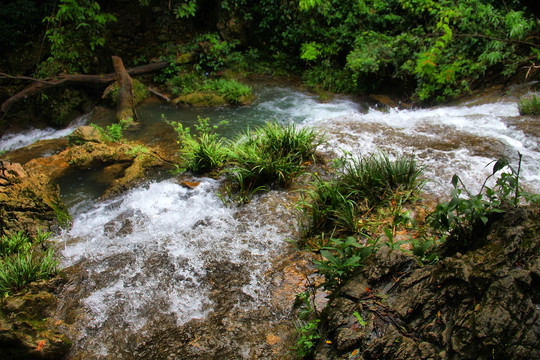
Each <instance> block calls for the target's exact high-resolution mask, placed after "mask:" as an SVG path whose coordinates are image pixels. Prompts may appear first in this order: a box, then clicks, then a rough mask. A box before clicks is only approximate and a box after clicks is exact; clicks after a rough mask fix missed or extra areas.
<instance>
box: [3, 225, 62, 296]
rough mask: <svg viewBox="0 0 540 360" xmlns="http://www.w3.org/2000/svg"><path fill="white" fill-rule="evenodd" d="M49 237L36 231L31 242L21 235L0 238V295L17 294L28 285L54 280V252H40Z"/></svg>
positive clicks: (55, 262)
mask: <svg viewBox="0 0 540 360" xmlns="http://www.w3.org/2000/svg"><path fill="white" fill-rule="evenodd" d="M50 235H51V234H50V233H44V232H41V231H39V232H38V234H37V236H36V238H35V239H34V240H32V239H30V238H29V237H28V236H26V235H24V234H23V233H17V234H13V235H2V237H1V238H0V293H2V294H7V293H9V292H11V291H13V290H20V289H22V288H23V287H24V286H26V285H27V284H29V283H31V282H33V281H37V280H41V279H47V278H50V277H52V276H54V275H55V274H56V272H57V269H58V263H59V262H58V260H57V259H56V258H55V253H54V250H53V248H49V250H47V251H42V250H40V249H39V248H38V247H42V246H43V244H44V242H45V241H47V240H48V238H49V237H50Z"/></svg>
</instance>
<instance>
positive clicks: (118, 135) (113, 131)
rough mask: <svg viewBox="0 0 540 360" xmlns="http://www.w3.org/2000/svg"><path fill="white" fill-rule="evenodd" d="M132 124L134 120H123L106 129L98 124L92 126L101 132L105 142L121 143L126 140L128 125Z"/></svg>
mask: <svg viewBox="0 0 540 360" xmlns="http://www.w3.org/2000/svg"><path fill="white" fill-rule="evenodd" d="M132 122H133V119H122V120H120V121H119V122H117V123H114V124H111V125H108V126H107V127H106V128H105V129H103V128H102V127H101V126H99V125H96V124H92V126H93V127H94V128H96V129H97V130H98V131H99V133H100V134H101V137H102V138H103V140H104V141H106V142H119V141H122V139H123V138H124V130H126V129H127V127H128V125H129V124H130V123H132Z"/></svg>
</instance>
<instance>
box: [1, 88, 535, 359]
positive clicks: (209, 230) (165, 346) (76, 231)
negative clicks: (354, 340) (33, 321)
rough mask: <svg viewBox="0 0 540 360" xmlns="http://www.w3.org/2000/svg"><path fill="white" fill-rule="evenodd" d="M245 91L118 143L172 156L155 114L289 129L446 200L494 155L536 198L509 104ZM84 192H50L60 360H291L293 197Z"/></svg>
mask: <svg viewBox="0 0 540 360" xmlns="http://www.w3.org/2000/svg"><path fill="white" fill-rule="evenodd" d="M255 90H256V93H257V101H256V102H255V103H254V104H253V105H251V106H248V107H243V108H222V109H205V110H200V109H199V110H198V109H178V108H175V107H172V106H168V105H163V104H160V103H155V102H153V103H148V104H146V105H143V106H142V107H141V108H140V109H139V110H138V114H139V119H140V120H141V127H140V128H139V129H137V130H136V131H133V132H130V133H127V134H126V137H127V138H128V140H139V141H143V142H145V143H148V144H150V145H163V146H170V144H175V133H174V131H173V129H172V127H170V126H169V125H167V124H166V123H165V122H164V121H163V120H162V114H163V115H164V116H165V117H166V118H167V119H168V120H170V121H180V122H182V123H183V124H184V126H191V127H192V126H193V125H194V124H195V123H196V120H197V117H198V116H201V117H209V118H210V120H211V121H212V123H219V122H221V121H227V122H228V125H226V126H222V127H221V130H220V131H221V135H223V136H225V137H229V138H231V137H234V136H235V135H236V134H238V132H239V131H243V130H244V129H245V128H246V126H250V127H254V126H257V125H260V124H263V123H264V122H266V121H277V122H280V123H288V122H294V123H296V124H299V125H301V126H312V127H315V128H317V129H320V130H322V131H324V132H325V133H326V134H327V140H328V143H327V144H326V145H325V146H324V147H323V148H322V149H321V150H322V151H323V152H324V153H327V154H328V155H331V156H340V155H343V154H344V153H345V152H350V153H353V154H357V155H360V156H364V155H368V154H370V153H373V152H375V151H377V150H378V149H380V150H383V151H385V152H387V153H389V154H390V156H397V155H401V154H406V155H414V156H415V157H416V158H417V159H418V161H419V162H420V163H421V164H423V165H425V166H426V173H425V177H426V178H427V179H429V181H428V182H427V184H426V187H425V191H426V193H427V194H428V195H431V196H433V197H435V198H439V199H444V198H445V197H446V196H447V194H449V192H450V188H451V185H450V180H451V178H452V176H453V175H454V174H455V173H457V174H458V175H460V177H461V178H462V180H463V182H464V183H465V184H466V185H467V187H468V188H470V189H471V190H473V191H474V190H478V189H479V187H480V185H481V184H482V182H483V180H484V179H485V178H486V176H488V175H489V174H490V173H491V166H488V167H486V165H487V164H488V163H490V162H491V161H493V160H496V159H498V158H500V157H503V156H504V157H507V158H509V159H510V161H511V163H512V164H513V165H514V166H517V159H518V152H519V153H521V154H522V155H523V161H522V165H521V167H522V169H521V178H520V181H521V184H522V185H523V186H524V187H525V188H526V189H527V190H530V191H533V192H540V145H539V138H540V122H539V121H538V119H534V118H530V117H525V116H520V115H519V112H518V107H517V102H518V98H517V96H514V95H505V96H497V97H496V98H490V97H478V98H475V99H471V100H468V101H466V102H461V103H458V104H454V105H452V106H440V107H435V108H431V109H419V110H397V109H387V110H385V111H380V110H377V109H373V108H369V107H368V106H367V105H365V104H359V103H357V102H355V101H353V100H351V99H350V98H346V97H336V98H335V99H333V100H331V101H329V102H320V101H318V99H317V97H315V96H313V95H310V94H308V93H305V92H302V91H300V90H296V89H291V88H284V87H273V86H267V87H262V86H261V87H260V88H259V87H256V88H255ZM111 119H112V115H111V114H110V112H102V113H96V114H90V115H87V116H85V117H83V118H80V119H78V120H76V122H74V123H73V124H72V126H71V127H70V128H69V129H71V130H69V131H68V130H67V129H66V130H63V131H60V132H58V131H54V130H52V129H44V130H32V131H29V132H27V133H21V134H16V135H5V136H4V137H3V138H2V139H1V140H0V149H14V148H16V147H21V146H25V145H27V144H30V143H32V142H34V141H36V139H40V138H49V139H50V138H54V137H63V136H65V135H66V134H67V133H69V132H70V131H72V130H73V129H74V128H76V127H77V126H78V125H80V124H82V123H86V122H90V121H92V122H95V123H98V124H100V125H102V126H104V125H106V124H108V123H110V121H111ZM94 180H95V179H94ZM94 180H93V178H92V176H90V175H89V174H84V175H80V174H79V176H76V177H73V178H70V179H65V180H64V182H63V183H61V184H60V186H61V191H62V196H63V198H64V200H65V202H66V204H67V205H68V206H69V208H70V211H71V214H72V216H73V225H72V227H71V228H70V229H66V230H65V231H64V232H63V233H62V234H61V235H60V236H58V238H57V239H56V240H57V241H58V242H59V244H60V245H61V247H62V255H63V260H62V267H63V268H64V269H65V271H66V275H67V278H68V282H67V284H66V286H65V287H64V289H63V291H62V293H61V294H59V306H58V309H57V314H56V316H57V317H58V318H60V319H64V321H65V323H66V328H65V330H66V331H68V333H69V334H70V336H71V338H72V339H73V347H72V351H71V353H70V355H69V359H83V358H90V359H147V358H148V359H150V358H152V359H218V358H221V359H254V358H262V359H289V358H291V359H292V358H294V356H293V355H292V353H291V350H290V347H291V346H293V345H294V341H295V327H294V324H293V322H292V319H291V305H292V300H293V299H294V294H293V295H291V294H284V293H283V291H281V290H280V289H282V288H283V287H284V286H286V284H290V283H294V281H297V282H298V281H300V280H301V276H302V274H301V272H302V269H296V270H295V271H296V272H297V273H295V276H296V277H295V276H293V279H285V275H284V272H288V273H289V275H290V272H291V271H290V270H287V271H284V269H285V267H286V266H290V264H288V263H287V264H286V263H284V261H285V260H284V259H287V257H291V256H294V249H292V247H291V246H290V245H289V244H288V242H287V241H285V240H286V239H290V238H292V237H293V236H294V231H295V225H296V223H295V216H294V201H295V196H296V195H295V194H291V193H288V192H285V191H271V192H267V193H264V194H262V195H260V196H257V197H255V198H254V200H253V201H252V202H251V203H249V204H246V205H241V206H226V205H224V204H223V203H222V201H221V200H220V199H219V197H218V196H217V195H216V191H217V189H218V188H219V186H220V183H219V181H218V180H214V179H209V178H190V179H189V180H190V181H197V182H200V185H199V186H197V187H196V188H195V189H193V190H192V189H189V188H186V187H183V186H182V185H181V184H180V181H179V179H178V178H176V177H175V176H173V175H171V174H158V175H156V178H153V179H148V181H147V182H146V183H145V184H144V185H142V186H139V187H137V188H134V189H132V190H130V191H128V192H126V193H125V194H123V195H121V196H119V197H117V198H114V199H110V200H105V201H102V200H99V195H100V191H101V190H100V188H99V187H96V185H95V184H94V182H95V181H94ZM285 262H286V261H285ZM298 279H300V280H298ZM291 288H292V289H295V288H294V286H292V287H291ZM291 296H292V298H291Z"/></svg>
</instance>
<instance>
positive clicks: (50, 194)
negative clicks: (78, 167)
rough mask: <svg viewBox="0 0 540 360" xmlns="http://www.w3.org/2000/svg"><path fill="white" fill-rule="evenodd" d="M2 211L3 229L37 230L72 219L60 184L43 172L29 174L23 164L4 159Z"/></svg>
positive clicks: (0, 186) (0, 193) (0, 194)
mask: <svg viewBox="0 0 540 360" xmlns="http://www.w3.org/2000/svg"><path fill="white" fill-rule="evenodd" d="M1 167H2V171H1V174H2V175H1V177H0V215H1V223H0V225H1V228H0V230H1V231H0V232H2V233H8V234H12V233H16V232H19V231H23V232H28V233H30V234H35V233H36V232H37V230H38V228H41V229H51V228H54V227H56V226H58V225H62V224H64V223H65V222H67V221H68V220H69V214H68V212H67V209H66V208H65V206H64V205H63V203H62V201H61V200H60V191H59V189H58V186H57V185H56V184H54V183H53V182H51V180H50V178H49V177H47V176H45V175H42V174H28V172H26V171H25V170H24V169H23V167H22V166H21V165H20V164H16V163H10V162H7V161H2V162H1Z"/></svg>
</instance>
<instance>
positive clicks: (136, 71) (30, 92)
mask: <svg viewBox="0 0 540 360" xmlns="http://www.w3.org/2000/svg"><path fill="white" fill-rule="evenodd" d="M186 55H188V54H185V55H183V56H180V57H178V59H177V63H179V64H185V63H188V62H191V61H193V56H186ZM167 66H169V62H168V61H160V62H155V63H151V64H147V65H141V66H136V67H133V68H130V69H127V70H126V72H127V74H129V76H137V75H142V74H146V73H150V72H155V71H159V70H161V69H164V68H166V67H167ZM0 78H7V79H17V80H26V81H28V80H30V81H33V83H32V84H30V85H29V86H27V87H26V88H24V89H23V90H21V91H20V92H18V93H16V94H15V95H13V96H11V97H10V98H8V99H7V100H6V101H4V103H3V104H2V106H0V112H1V113H2V114H3V115H2V117H3V116H5V115H6V114H7V112H8V110H9V108H10V107H11V106H12V105H13V104H15V103H17V102H18V101H21V100H25V99H28V98H30V97H32V96H35V95H37V94H39V93H41V92H42V91H44V90H47V89H50V88H54V87H59V86H69V85H86V86H103V85H107V84H109V83H110V82H113V81H114V80H116V73H109V74H99V75H83V74H63V75H58V76H57V77H55V78H52V79H35V78H31V77H28V76H12V75H7V74H3V73H0Z"/></svg>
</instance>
